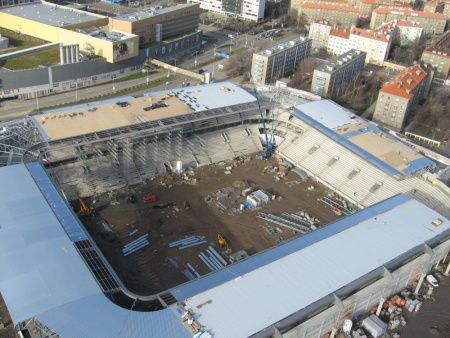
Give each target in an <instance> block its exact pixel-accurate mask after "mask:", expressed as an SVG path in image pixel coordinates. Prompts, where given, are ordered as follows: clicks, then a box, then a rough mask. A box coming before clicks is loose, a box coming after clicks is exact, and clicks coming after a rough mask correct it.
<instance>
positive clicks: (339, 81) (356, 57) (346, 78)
mask: <svg viewBox="0 0 450 338" xmlns="http://www.w3.org/2000/svg"><path fill="white" fill-rule="evenodd" d="M365 58H366V53H364V52H361V51H359V50H356V49H352V50H350V51H348V52H347V53H344V54H342V55H339V56H338V57H335V58H333V59H331V60H329V61H327V62H325V63H323V64H321V65H319V66H318V67H316V69H314V73H313V79H312V83H311V92H313V93H314V94H317V95H320V96H325V97H331V98H333V97H337V96H339V95H342V94H343V93H344V92H345V90H346V89H347V86H348V85H349V84H350V83H352V81H353V80H354V79H355V78H356V77H358V75H359V74H360V73H361V71H362V70H363V68H364V62H365Z"/></svg>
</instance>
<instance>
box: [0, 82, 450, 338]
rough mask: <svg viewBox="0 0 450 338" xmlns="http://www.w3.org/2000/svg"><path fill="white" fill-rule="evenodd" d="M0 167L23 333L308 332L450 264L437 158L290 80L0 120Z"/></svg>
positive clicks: (447, 196) (3, 249) (9, 300)
mask: <svg viewBox="0 0 450 338" xmlns="http://www.w3.org/2000/svg"><path fill="white" fill-rule="evenodd" d="M269 155H271V156H269ZM0 162H1V165H2V167H1V168H0V184H1V186H2V190H1V192H0V210H1V212H2V215H4V216H3V218H2V223H1V224H0V226H1V227H0V265H1V266H2V269H1V270H0V292H1V294H2V296H3V299H4V301H5V303H6V306H7V309H8V311H9V314H10V316H11V320H12V322H13V324H14V326H15V328H16V330H19V331H26V332H27V333H28V334H29V335H30V336H31V337H39V336H40V335H41V334H43V333H44V334H46V335H47V336H54V337H56V336H60V337H95V338H102V337H105V338H107V337H108V338H109V337H193V336H194V337H249V336H253V337H272V336H276V337H280V336H282V337H321V336H323V335H325V334H327V333H329V332H335V331H336V330H338V329H340V328H341V327H342V324H343V322H344V320H346V319H351V318H355V317H358V316H359V315H361V314H365V313H368V312H369V311H370V310H371V309H372V308H373V307H374V306H377V305H378V304H379V303H380V301H384V299H387V298H388V297H389V296H391V295H393V294H396V293H397V292H399V291H401V290H403V289H405V288H407V287H410V288H416V286H417V285H418V284H421V283H422V282H423V279H424V276H425V274H426V273H428V272H429V271H430V270H431V269H432V268H433V266H436V265H437V264H441V263H445V264H446V270H447V273H448V269H449V267H450V265H448V262H447V260H448V254H449V250H450V221H449V218H450V210H449V208H448V206H449V205H450V189H449V188H448V187H447V186H445V184H444V183H442V182H441V181H439V180H438V179H436V175H435V174H434V173H435V172H436V170H437V169H438V166H439V165H438V164H437V163H435V162H434V161H432V160H431V159H429V158H427V157H425V156H423V155H421V154H419V153H417V152H415V151H414V150H412V149H411V148H410V147H408V146H406V145H405V144H403V143H402V142H400V141H399V140H397V139H395V138H394V137H393V136H392V135H390V134H388V133H386V132H385V131H384V130H382V129H380V128H379V127H378V126H377V125H376V124H374V123H371V122H368V121H366V120H364V119H362V118H360V117H358V116H355V115H354V114H352V113H350V112H348V111H346V110H345V109H343V108H342V107H340V106H339V105H337V104H335V103H334V102H332V101H328V100H320V99H319V98H317V97H314V96H310V95H309V96H308V95H305V94H302V93H301V92H297V91H292V90H290V89H279V88H273V87H270V86H264V87H259V88H257V92H254V93H251V92H249V91H247V90H245V89H243V88H241V87H239V86H237V85H234V84H232V83H229V82H222V83H214V84H210V85H200V86H193V87H184V88H179V89H172V90H167V91H161V92H150V93H147V94H145V95H142V96H139V97H134V96H125V97H120V98H114V99H108V100H104V101H99V102H94V103H89V104H80V105H77V106H70V107H65V108H58V109H54V110H49V111H44V112H40V113H38V114H34V115H32V116H28V117H26V118H23V119H19V120H14V121H10V122H7V123H2V124H1V125H0Z"/></svg>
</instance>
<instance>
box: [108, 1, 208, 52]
mask: <svg viewBox="0 0 450 338" xmlns="http://www.w3.org/2000/svg"><path fill="white" fill-rule="evenodd" d="M199 16H200V8H199V5H198V4H178V5H175V6H171V7H166V8H161V9H155V10H153V11H141V12H136V13H132V14H125V15H120V16H115V17H111V18H110V20H109V29H110V30H118V31H121V32H126V33H131V34H135V35H138V36H139V43H140V44H141V45H142V44H144V43H149V42H152V41H162V40H163V39H166V38H168V37H171V36H175V35H180V34H186V33H190V32H194V31H196V30H197V29H198V23H199Z"/></svg>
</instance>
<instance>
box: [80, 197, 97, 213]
mask: <svg viewBox="0 0 450 338" xmlns="http://www.w3.org/2000/svg"><path fill="white" fill-rule="evenodd" d="M78 201H79V202H80V209H79V210H78V214H79V215H80V216H90V215H92V214H93V213H94V211H95V210H94V208H93V207H92V206H91V205H89V204H88V203H86V202H85V201H84V200H83V199H82V198H81V197H78Z"/></svg>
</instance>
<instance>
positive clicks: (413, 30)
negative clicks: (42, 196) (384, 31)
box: [397, 20, 423, 46]
mask: <svg viewBox="0 0 450 338" xmlns="http://www.w3.org/2000/svg"><path fill="white" fill-rule="evenodd" d="M397 28H398V34H397V37H398V41H399V43H400V46H407V45H410V44H412V43H414V42H416V41H417V40H419V39H420V38H421V36H422V33H423V28H422V26H421V25H420V24H419V23H418V22H414V21H404V20H400V21H398V22H397Z"/></svg>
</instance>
